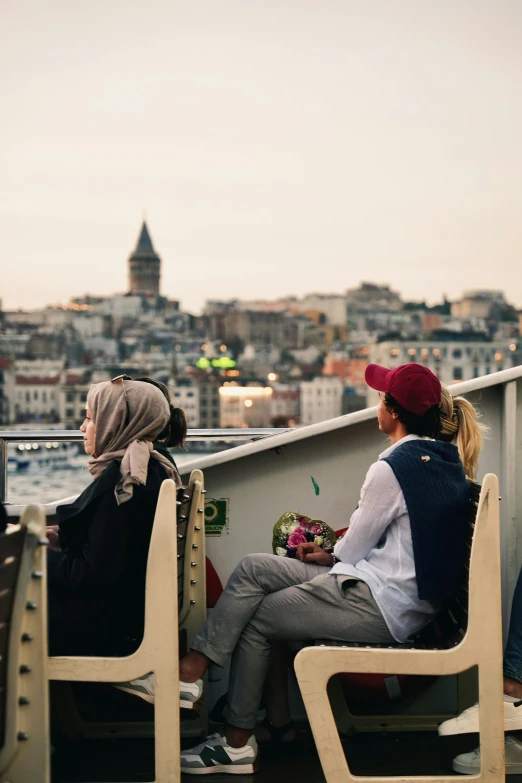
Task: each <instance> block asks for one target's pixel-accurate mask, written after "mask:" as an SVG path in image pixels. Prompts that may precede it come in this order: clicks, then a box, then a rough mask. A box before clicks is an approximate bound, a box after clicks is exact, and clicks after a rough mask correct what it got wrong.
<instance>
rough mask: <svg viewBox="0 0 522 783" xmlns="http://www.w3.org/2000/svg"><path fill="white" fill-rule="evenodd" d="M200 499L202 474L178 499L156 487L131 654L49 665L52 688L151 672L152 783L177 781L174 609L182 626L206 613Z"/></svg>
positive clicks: (116, 732)
mask: <svg viewBox="0 0 522 783" xmlns="http://www.w3.org/2000/svg"><path fill="white" fill-rule="evenodd" d="M203 492H204V490H203V475H202V473H201V471H194V472H193V473H192V476H191V481H190V482H189V487H188V489H187V490H184V491H183V492H182V493H181V497H180V498H179V499H178V498H177V493H176V486H175V484H174V482H173V481H171V480H170V479H168V480H166V481H164V482H163V484H162V485H161V491H160V495H159V499H158V505H157V509H156V515H155V518H154V525H153V529H152V536H151V541H150V548H149V556H148V562H147V579H146V595H145V632H144V635H143V640H142V642H141V644H140V647H139V648H138V650H136V652H135V653H133V654H132V655H129V656H127V657H121V658H116V657H107V658H103V657H79V656H75V657H67V656H63V657H51V658H49V678H50V679H51V680H62V681H69V682H71V681H79V682H108V683H117V682H126V681H128V680H134V679H136V678H138V677H142V676H144V675H145V674H148V673H149V672H154V675H155V704H154V737H155V756H156V776H155V783H177V782H178V781H179V774H180V773H179V754H180V742H179V739H180V715H179V676H178V661H179V654H178V617H179V614H180V607H181V611H182V612H183V611H184V610H185V608H186V609H187V611H188V614H187V615H186V617H185V621H186V620H187V619H188V617H190V615H191V613H192V612H191V611H190V610H191V609H192V608H193V607H198V603H199V604H200V606H202V607H203V610H202V611H203V613H204V611H205V609H204V607H205V600H204V589H205V577H204V574H205V551H204V550H205V546H204V523H203V519H204V513H203ZM176 510H177V511H176ZM184 512H187V513H184ZM178 547H179V549H178ZM198 608H199V607H198ZM200 611H201V610H200ZM81 725H82V728H83V729H84V730H86V731H88V734H85V733H84V736H90V737H100V736H107V735H109V736H111V737H114V736H120V737H122V736H143V734H142V732H143V728H144V727H143V725H142V724H137V725H135V726H133V724H129V727H130V728H129V729H128V731H127V732H125V730H124V729H123V728H122V727H123V724H121V723H119V724H95V723H94V724H87V723H82V724H81ZM145 726H146V727H147V729H150V725H149V724H145Z"/></svg>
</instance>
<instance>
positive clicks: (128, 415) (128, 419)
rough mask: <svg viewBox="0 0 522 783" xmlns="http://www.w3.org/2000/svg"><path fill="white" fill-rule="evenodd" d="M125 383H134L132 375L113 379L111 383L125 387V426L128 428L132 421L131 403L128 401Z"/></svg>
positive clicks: (118, 376)
mask: <svg viewBox="0 0 522 783" xmlns="http://www.w3.org/2000/svg"><path fill="white" fill-rule="evenodd" d="M124 381H132V378H131V377H130V375H117V376H116V377H115V378H112V380H111V383H120V382H121V384H122V386H123V395H124V397H125V405H126V407H127V414H126V416H125V426H127V424H128V423H129V421H130V410H129V401H128V399H127V389H126V388H125V383H124Z"/></svg>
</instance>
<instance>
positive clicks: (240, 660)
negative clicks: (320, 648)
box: [192, 554, 394, 729]
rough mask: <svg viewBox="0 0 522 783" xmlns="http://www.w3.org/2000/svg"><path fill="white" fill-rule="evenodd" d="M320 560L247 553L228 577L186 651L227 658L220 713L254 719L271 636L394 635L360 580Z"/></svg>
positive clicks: (382, 638) (233, 719) (387, 638)
mask: <svg viewBox="0 0 522 783" xmlns="http://www.w3.org/2000/svg"><path fill="white" fill-rule="evenodd" d="M329 571H330V569H329V568H328V567H326V566H318V565H316V564H314V563H301V562H300V561H299V560H294V559H291V558H287V557H278V556H276V555H265V554H259V555H248V557H245V558H244V559H243V560H242V561H241V562H240V563H239V565H238V566H237V568H236V569H235V570H234V572H233V573H232V575H231V577H230V579H229V580H228V583H227V586H226V587H225V590H224V591H223V594H222V595H221V597H220V599H219V601H218V603H217V604H216V606H215V608H214V610H213V611H212V612H211V614H210V616H209V618H208V620H207V622H206V623H205V625H204V626H203V628H202V629H201V631H200V632H199V634H198V635H197V637H196V638H195V639H194V641H193V643H192V649H193V650H197V651H198V652H200V653H202V654H203V655H205V656H206V657H207V658H209V659H210V660H211V661H213V662H214V663H216V664H217V665H218V666H224V665H225V664H226V663H227V661H228V659H229V658H230V656H232V661H231V667H230V678H229V688H228V705H227V708H226V709H225V719H226V721H227V722H228V723H230V724H231V725H232V726H237V727H238V728H241V729H252V728H253V727H254V726H255V724H256V718H257V712H258V710H259V705H260V703H261V697H262V692H263V685H264V681H265V677H266V673H267V668H268V663H269V656H270V649H271V643H272V641H275V640H287V641H290V640H292V641H312V640H314V639H333V640H337V641H347V642H349V641H354V642H379V643H383V644H387V643H392V642H393V641H394V639H393V637H392V636H391V634H390V632H389V630H388V627H387V625H386V623H385V621H384V618H383V616H382V614H381V612H380V610H379V608H378V606H377V604H376V603H375V601H374V600H373V597H372V594H371V592H370V590H369V588H368V586H367V585H366V584H365V583H364V582H360V581H357V580H353V579H351V578H350V577H346V576H339V575H330V574H329V573H328V572H329Z"/></svg>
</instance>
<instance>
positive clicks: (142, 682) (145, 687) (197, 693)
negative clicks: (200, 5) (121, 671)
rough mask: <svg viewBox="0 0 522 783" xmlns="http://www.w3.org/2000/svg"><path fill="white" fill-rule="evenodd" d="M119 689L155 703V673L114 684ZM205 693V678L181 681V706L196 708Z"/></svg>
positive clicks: (183, 708)
mask: <svg viewBox="0 0 522 783" xmlns="http://www.w3.org/2000/svg"><path fill="white" fill-rule="evenodd" d="M114 687H115V688H117V689H118V690H119V691H124V692H125V693H130V694H132V695H133V696H138V697H139V698H140V699H143V701H146V702H148V703H149V704H154V688H155V681H154V674H147V675H146V676H145V677H138V679H137V680H130V682H121V683H118V684H117V685H114ZM202 695H203V680H197V682H180V683H179V706H180V709H182V710H195V709H197V708H198V703H199V701H200V700H201V697H202Z"/></svg>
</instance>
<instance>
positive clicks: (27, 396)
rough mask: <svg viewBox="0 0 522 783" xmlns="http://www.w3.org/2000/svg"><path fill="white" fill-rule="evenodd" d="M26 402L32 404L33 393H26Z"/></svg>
mask: <svg viewBox="0 0 522 783" xmlns="http://www.w3.org/2000/svg"><path fill="white" fill-rule="evenodd" d="M25 401H26V402H31V392H26V393H25Z"/></svg>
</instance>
